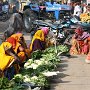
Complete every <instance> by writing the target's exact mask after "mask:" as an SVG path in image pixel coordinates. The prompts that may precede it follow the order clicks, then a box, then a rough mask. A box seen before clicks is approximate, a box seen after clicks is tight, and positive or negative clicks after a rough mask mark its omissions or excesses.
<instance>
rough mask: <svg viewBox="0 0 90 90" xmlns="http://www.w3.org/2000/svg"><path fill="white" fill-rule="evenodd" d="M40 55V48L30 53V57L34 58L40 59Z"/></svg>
mask: <svg viewBox="0 0 90 90" xmlns="http://www.w3.org/2000/svg"><path fill="white" fill-rule="evenodd" d="M41 57H42V51H41V50H36V51H33V52H32V54H31V58H32V59H33V60H34V59H40V58H41Z"/></svg>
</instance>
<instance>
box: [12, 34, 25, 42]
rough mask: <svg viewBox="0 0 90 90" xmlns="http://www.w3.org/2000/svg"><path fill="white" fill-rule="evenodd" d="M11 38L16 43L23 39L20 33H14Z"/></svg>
mask: <svg viewBox="0 0 90 90" xmlns="http://www.w3.org/2000/svg"><path fill="white" fill-rule="evenodd" d="M11 37H14V38H15V39H16V40H17V41H20V38H21V37H23V34H22V33H15V34H13V35H12V36H11Z"/></svg>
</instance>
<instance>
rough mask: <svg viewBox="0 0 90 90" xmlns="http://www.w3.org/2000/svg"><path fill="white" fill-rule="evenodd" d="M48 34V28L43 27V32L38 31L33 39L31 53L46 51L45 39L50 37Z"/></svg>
mask: <svg viewBox="0 0 90 90" xmlns="http://www.w3.org/2000/svg"><path fill="white" fill-rule="evenodd" d="M48 33H49V28H48V27H42V28H41V30H38V31H37V32H36V33H35V34H34V36H33V38H32V41H31V44H30V50H31V51H35V50H44V49H45V47H46V42H45V38H46V36H47V35H48Z"/></svg>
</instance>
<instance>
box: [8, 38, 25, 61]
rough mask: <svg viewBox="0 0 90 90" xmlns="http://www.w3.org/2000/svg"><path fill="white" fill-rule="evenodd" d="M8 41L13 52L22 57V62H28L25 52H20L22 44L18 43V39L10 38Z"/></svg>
mask: <svg viewBox="0 0 90 90" xmlns="http://www.w3.org/2000/svg"><path fill="white" fill-rule="evenodd" d="M6 41H7V42H9V43H11V44H12V46H13V50H14V51H15V52H16V53H17V55H18V56H19V57H20V60H21V62H24V61H25V60H26V56H25V52H24V51H19V47H20V46H21V44H20V43H19V42H17V41H16V39H15V38H13V37H9V38H8V39H7V40H6Z"/></svg>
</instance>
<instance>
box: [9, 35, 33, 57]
mask: <svg viewBox="0 0 90 90" xmlns="http://www.w3.org/2000/svg"><path fill="white" fill-rule="evenodd" d="M11 37H13V38H15V39H16V40H17V42H19V43H20V42H22V43H23V45H22V44H21V46H23V48H24V49H25V53H26V54H27V56H28V57H30V55H31V51H30V49H28V48H27V44H26V42H25V39H24V37H23V34H22V33H15V34H13V35H12V36H11ZM21 37H23V41H21V40H20V38H21ZM19 55H20V56H22V54H21V53H20V54H19Z"/></svg>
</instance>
